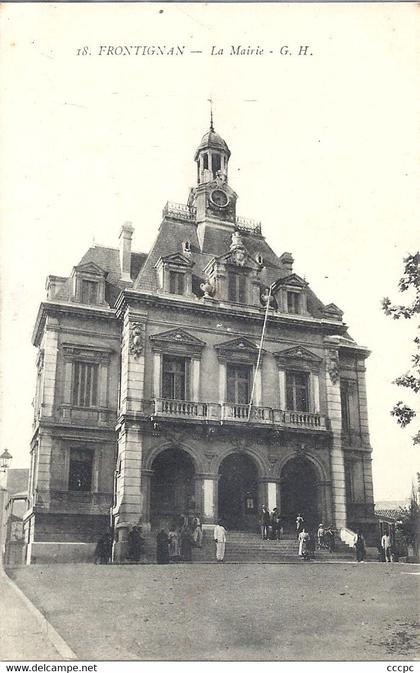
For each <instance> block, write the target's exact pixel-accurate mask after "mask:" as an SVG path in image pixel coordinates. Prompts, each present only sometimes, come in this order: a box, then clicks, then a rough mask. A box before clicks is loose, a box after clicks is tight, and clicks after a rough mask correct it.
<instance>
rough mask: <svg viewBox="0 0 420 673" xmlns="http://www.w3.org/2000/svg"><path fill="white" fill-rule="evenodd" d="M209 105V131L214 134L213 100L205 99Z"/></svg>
mask: <svg viewBox="0 0 420 673" xmlns="http://www.w3.org/2000/svg"><path fill="white" fill-rule="evenodd" d="M207 100H208V101H209V103H210V131H211V132H212V133H214V125H213V99H212V98H208V99H207Z"/></svg>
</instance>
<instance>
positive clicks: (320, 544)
mask: <svg viewBox="0 0 420 673" xmlns="http://www.w3.org/2000/svg"><path fill="white" fill-rule="evenodd" d="M317 536H318V549H324V547H325V528H324V524H323V523H320V524H319V526H318V533H317Z"/></svg>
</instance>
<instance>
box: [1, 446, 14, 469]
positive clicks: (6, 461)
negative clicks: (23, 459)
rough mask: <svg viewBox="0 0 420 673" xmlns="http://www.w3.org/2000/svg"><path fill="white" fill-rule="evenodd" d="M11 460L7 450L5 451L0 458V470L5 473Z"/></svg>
mask: <svg viewBox="0 0 420 673" xmlns="http://www.w3.org/2000/svg"><path fill="white" fill-rule="evenodd" d="M12 458H13V456H12V455H11V454H10V453H9V452H8V450H7V449H5V450H4V451H3V453H2V454H1V456H0V470H2V471H6V470H7V468H8V467H9V465H10V462H11V460H12Z"/></svg>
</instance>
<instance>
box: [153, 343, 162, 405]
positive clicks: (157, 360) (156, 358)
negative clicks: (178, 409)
mask: <svg viewBox="0 0 420 673" xmlns="http://www.w3.org/2000/svg"><path fill="white" fill-rule="evenodd" d="M161 369H162V355H161V353H153V397H161V389H160V379H161Z"/></svg>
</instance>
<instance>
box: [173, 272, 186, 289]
mask: <svg viewBox="0 0 420 673" xmlns="http://www.w3.org/2000/svg"><path fill="white" fill-rule="evenodd" d="M184 288H185V283H184V274H183V273H179V272H178V271H170V272H169V292H170V293H171V294H184Z"/></svg>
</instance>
